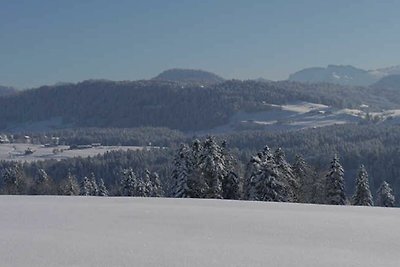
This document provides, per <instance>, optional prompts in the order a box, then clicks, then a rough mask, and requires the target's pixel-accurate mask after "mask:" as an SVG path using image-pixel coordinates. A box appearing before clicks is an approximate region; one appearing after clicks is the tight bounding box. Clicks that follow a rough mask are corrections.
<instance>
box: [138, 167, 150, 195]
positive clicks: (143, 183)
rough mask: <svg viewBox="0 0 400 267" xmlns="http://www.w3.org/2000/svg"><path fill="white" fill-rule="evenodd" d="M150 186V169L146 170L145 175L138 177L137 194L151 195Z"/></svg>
mask: <svg viewBox="0 0 400 267" xmlns="http://www.w3.org/2000/svg"><path fill="white" fill-rule="evenodd" d="M150 188H151V182H150V171H149V170H145V172H144V175H142V176H141V177H138V179H136V184H135V195H136V196H138V197H148V196H150Z"/></svg>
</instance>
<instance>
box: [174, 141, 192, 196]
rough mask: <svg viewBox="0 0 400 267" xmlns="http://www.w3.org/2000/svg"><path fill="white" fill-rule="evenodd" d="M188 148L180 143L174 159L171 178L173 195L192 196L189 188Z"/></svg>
mask: <svg viewBox="0 0 400 267" xmlns="http://www.w3.org/2000/svg"><path fill="white" fill-rule="evenodd" d="M189 168H190V165H189V148H188V147H187V146H186V145H184V144H181V146H180V148H179V151H178V153H177V155H176V156H175V160H174V169H173V171H172V180H173V181H174V187H173V197H176V198H186V197H192V196H191V194H190V189H189Z"/></svg>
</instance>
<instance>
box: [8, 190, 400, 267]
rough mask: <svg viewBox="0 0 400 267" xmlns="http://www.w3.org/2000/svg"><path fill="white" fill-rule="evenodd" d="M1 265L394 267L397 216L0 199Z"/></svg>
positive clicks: (365, 211) (275, 206) (239, 205)
mask: <svg viewBox="0 0 400 267" xmlns="http://www.w3.org/2000/svg"><path fill="white" fill-rule="evenodd" d="M0 209H1V220H0V266H3V267H7V266H52V267H53V266H282V267H290V266H296V267H312V266H318V267H324V266H332V267H333V266H335V267H336V266H352V267H356V266H363V267H368V266H371V267H372V266H374V267H376V266H385V267H391V266H393V267H395V266H396V267H398V266H400V254H399V253H398V249H399V246H400V231H399V230H398V224H399V218H400V209H391V208H371V207H350V206H347V207H343V206H342V207H338V206H322V205H304V204H287V203H267V202H248V201H247V202H246V201H225V200H192V199H162V198H160V199H156V198H122V197H119V198H102V197H55V196H1V197H0Z"/></svg>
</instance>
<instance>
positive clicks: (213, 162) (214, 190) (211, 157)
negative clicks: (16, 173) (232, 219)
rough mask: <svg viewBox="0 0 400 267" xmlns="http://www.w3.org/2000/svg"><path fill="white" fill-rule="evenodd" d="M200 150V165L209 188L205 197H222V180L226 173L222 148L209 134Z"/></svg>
mask: <svg viewBox="0 0 400 267" xmlns="http://www.w3.org/2000/svg"><path fill="white" fill-rule="evenodd" d="M202 152H203V153H202V156H201V162H200V167H201V169H202V174H203V177H204V180H205V181H206V183H207V185H208V188H209V190H208V192H207V194H206V197H207V198H222V181H223V179H224V177H225V176H226V175H227V172H226V166H225V158H224V156H223V153H222V149H221V147H220V146H219V145H218V144H217V143H216V142H215V140H214V138H213V137H211V136H210V137H208V138H207V139H206V140H205V142H204V146H203V151H202Z"/></svg>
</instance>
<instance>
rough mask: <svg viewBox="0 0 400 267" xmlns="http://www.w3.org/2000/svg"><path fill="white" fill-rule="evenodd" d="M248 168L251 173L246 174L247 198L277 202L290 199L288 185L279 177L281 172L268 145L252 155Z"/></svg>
mask: <svg viewBox="0 0 400 267" xmlns="http://www.w3.org/2000/svg"><path fill="white" fill-rule="evenodd" d="M248 170H250V171H251V173H250V174H249V175H247V179H249V180H248V181H247V182H246V183H247V189H246V190H247V193H246V195H247V196H246V197H247V199H249V200H259V201H277V202H286V201H288V200H290V196H289V195H288V191H289V190H288V189H287V186H288V185H286V184H285V183H284V182H283V178H282V177H280V175H282V174H281V173H280V172H279V169H278V167H277V164H276V162H275V159H274V156H273V155H272V153H271V151H270V149H269V147H268V146H265V147H264V149H263V151H261V152H259V153H258V154H257V156H254V157H252V159H251V162H250V167H249V168H248Z"/></svg>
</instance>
